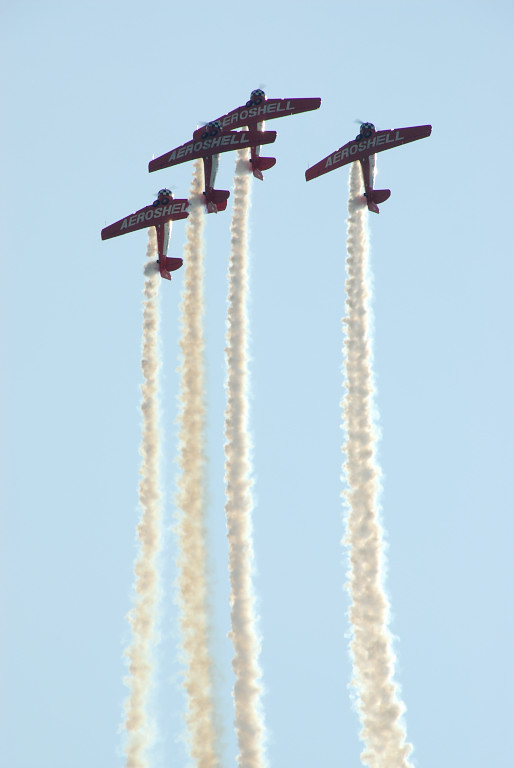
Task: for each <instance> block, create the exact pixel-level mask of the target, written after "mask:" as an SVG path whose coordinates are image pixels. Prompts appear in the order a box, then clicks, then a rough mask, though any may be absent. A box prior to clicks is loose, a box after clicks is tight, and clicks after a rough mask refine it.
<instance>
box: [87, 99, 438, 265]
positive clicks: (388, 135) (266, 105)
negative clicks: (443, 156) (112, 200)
mask: <svg viewBox="0 0 514 768" xmlns="http://www.w3.org/2000/svg"><path fill="white" fill-rule="evenodd" d="M320 106H321V99H320V98H305V99H268V98H266V94H265V93H264V91H263V90H261V89H260V88H258V89H256V90H254V91H252V93H251V94H250V99H249V100H248V101H247V102H246V104H245V105H243V106H240V107H237V108H236V109H233V110H232V112H228V113H227V114H226V115H222V116H221V117H218V118H217V119H216V120H212V121H211V122H209V123H207V124H206V125H204V126H202V127H200V128H197V129H196V130H195V131H193V136H192V139H191V140H190V141H188V142H186V143H185V144H181V145H180V146H179V147H175V149H172V150H170V151H169V152H166V153H165V154H164V155H161V156H160V157H157V158H154V159H153V160H151V161H150V162H149V164H148V170H149V172H150V173H152V172H154V171H159V170H162V169H164V168H170V167H172V166H174V165H178V164H180V163H186V162H189V161H191V160H196V159H199V158H200V159H201V160H202V161H203V169H204V179H205V189H204V191H203V201H204V204H205V208H206V211H207V213H218V212H219V211H224V210H225V208H226V207H227V201H228V198H229V197H230V192H229V191H228V190H225V189H216V188H215V183H216V175H217V172H218V166H219V156H220V154H222V153H224V152H231V151H234V150H238V149H244V148H248V149H249V150H250V159H249V170H250V171H251V172H252V173H253V175H254V176H255V178H257V179H260V180H261V181H262V180H263V178H264V177H263V171H267V170H269V169H270V168H272V167H273V166H274V165H275V163H276V158H274V157H263V156H262V155H261V154H260V150H261V147H262V146H263V145H265V144H272V143H273V142H274V141H275V139H276V137H277V133H276V131H266V130H263V128H264V121H266V120H272V119H274V118H277V117H285V116H286V115H296V114H300V113H301V112H309V111H311V110H314V109H318V108H319V107H320ZM431 132H432V126H431V125H417V126H413V127H410V128H395V129H393V130H382V131H377V130H376V128H375V126H374V125H373V123H361V128H360V132H359V134H358V135H357V136H356V137H355V139H352V141H349V142H348V143H347V144H344V145H343V146H342V147H340V148H339V149H337V150H335V151H334V152H332V153H331V154H330V155H328V156H327V157H325V158H324V159H323V160H320V161H319V162H318V163H316V165H313V166H312V167H311V168H308V169H307V170H306V171H305V179H306V181H310V180H311V179H314V178H316V177H318V176H322V175H323V174H325V173H329V172H330V171H334V170H335V169H336V168H340V167H341V166H343V165H347V164H348V163H353V162H356V161H359V162H360V164H361V168H362V175H363V179H364V190H365V191H364V197H365V201H366V204H367V206H368V209H369V210H370V211H372V212H373V213H379V208H378V204H379V203H383V202H384V201H385V200H387V199H388V197H389V196H390V194H391V191H390V190H389V189H375V188H374V179H375V155H376V154H377V153H378V152H383V151H384V150H386V149H392V148H393V147H399V146H401V145H402V144H408V143H409V142H411V141H417V140H418V139H424V138H426V137H427V136H430V134H431ZM188 206H189V201H188V200H186V199H178V200H176V199H174V198H173V195H172V193H171V191H170V190H169V189H167V188H164V189H161V190H159V193H158V195H157V199H156V200H154V202H153V203H152V204H151V205H147V206H146V207H145V208H141V209H140V210H139V211H136V212H135V213H132V214H130V215H129V216H126V217H125V218H123V219H120V220H119V221H117V222H115V223H114V224H111V225H110V226H108V227H105V228H104V229H103V230H102V233H101V234H102V240H107V239H109V238H111V237H117V236H118V235H123V234H125V233H127V232H134V231H135V230H137V229H145V228H148V227H150V226H154V227H155V230H156V235H157V246H158V261H157V264H158V266H159V271H160V274H161V277H163V278H165V279H166V280H171V274H170V273H171V272H173V271H174V270H176V269H179V268H180V267H181V266H182V259H180V258H171V257H169V256H168V255H167V254H168V244H169V238H170V233H171V226H172V222H173V221H176V220H178V219H186V218H187V217H188V215H189V214H188V211H187V208H188Z"/></svg>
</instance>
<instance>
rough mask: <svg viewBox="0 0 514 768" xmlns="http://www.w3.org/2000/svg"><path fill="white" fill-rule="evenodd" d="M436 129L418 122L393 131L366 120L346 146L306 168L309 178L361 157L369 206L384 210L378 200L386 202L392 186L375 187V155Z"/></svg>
mask: <svg viewBox="0 0 514 768" xmlns="http://www.w3.org/2000/svg"><path fill="white" fill-rule="evenodd" d="M431 133H432V126H431V125H416V126H414V127H412V128H395V129H393V130H391V131H377V130H376V129H375V126H374V125H373V123H362V125H361V130H360V133H359V135H358V136H356V137H355V139H353V141H349V142H348V144H345V145H344V147H341V148H340V149H338V150H336V151H335V152H332V154H331V155H329V156H328V157H325V159H324V160H320V161H319V163H316V165H313V166H312V168H309V169H308V170H306V171H305V179H306V181H310V180H311V179H315V178H316V176H321V175H322V174H324V173H328V172H329V171H333V170H335V169H336V168H340V167H341V166H342V165H347V164H348V163H353V162H354V161H355V160H359V162H360V164H361V168H362V175H363V178H364V189H365V192H364V196H365V198H366V202H367V204H368V208H369V210H370V211H373V213H380V211H379V208H378V203H383V202H384V200H387V198H388V197H389V195H390V194H391V190H390V189H373V183H374V180H375V155H376V153H377V152H383V151H384V150H385V149H392V148H393V147H399V146H401V145H402V144H408V143H409V142H410V141H417V140H418V139H425V138H426V137H427V136H430V134H431Z"/></svg>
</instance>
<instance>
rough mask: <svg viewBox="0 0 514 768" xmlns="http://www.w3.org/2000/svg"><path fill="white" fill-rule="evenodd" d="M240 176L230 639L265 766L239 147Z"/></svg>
mask: <svg viewBox="0 0 514 768" xmlns="http://www.w3.org/2000/svg"><path fill="white" fill-rule="evenodd" d="M237 154H238V157H237V160H236V174H235V179H234V211H233V216H232V225H231V253H230V261H229V289H228V321H227V323H228V328H227V335H226V348H225V355H226V361H227V369H228V370H227V384H226V387H227V406H226V412H225V440H226V442H225V484H226V497H227V498H226V505H225V512H226V519H227V532H228V542H229V571H230V583H231V595H230V603H231V622H232V631H231V639H232V643H233V646H234V657H233V661H232V666H233V669H234V672H235V676H236V680H235V685H234V705H235V727H236V733H237V739H238V748H239V754H238V758H237V759H238V763H239V765H241V766H244V768H261V767H262V766H263V765H264V763H265V756H264V736H265V732H264V718H263V714H262V703H261V697H262V685H261V677H262V673H261V670H260V667H259V652H260V639H259V637H258V634H257V628H256V616H255V599H254V594H253V589H252V564H253V557H254V555H253V542H252V521H251V512H252V494H251V489H252V484H253V483H252V479H251V458H250V439H249V434H248V370H247V337H248V321H247V314H246V304H247V294H248V255H247V241H248V210H249V204H250V179H251V176H250V171H249V170H248V154H247V152H246V151H242V152H241V151H240V152H238V153H237Z"/></svg>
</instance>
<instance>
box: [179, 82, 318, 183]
mask: <svg viewBox="0 0 514 768" xmlns="http://www.w3.org/2000/svg"><path fill="white" fill-rule="evenodd" d="M320 106H321V99H319V98H314V99H267V98H266V94H265V93H264V91H263V90H261V89H260V88H257V89H256V90H254V91H252V92H251V94H250V99H249V101H247V102H246V104H245V105H244V106H243V107H237V108H236V109H233V110H232V112H228V114H226V115H222V116H221V117H218V119H217V120H214V121H213V123H209V124H208V125H213V124H215V125H219V126H221V130H222V131H231V130H233V129H234V128H245V127H246V128H248V130H249V131H260V130H261V129H262V122H263V121H264V120H272V119H273V118H275V117H285V116H286V115H296V114H299V113H300V112H309V111H310V110H312V109H319V107H320ZM203 132H204V129H203V128H197V130H196V131H195V132H194V133H193V138H195V139H196V138H200V137H201V136H202V135H203ZM276 162H277V160H276V158H275V157H261V156H260V145H258V146H252V148H251V159H250V165H251V169H252V173H253V175H254V176H255V178H257V179H260V180H261V181H262V180H263V178H264V177H263V175H262V172H263V171H267V170H268V169H269V168H272V167H273V166H274V165H275V163H276Z"/></svg>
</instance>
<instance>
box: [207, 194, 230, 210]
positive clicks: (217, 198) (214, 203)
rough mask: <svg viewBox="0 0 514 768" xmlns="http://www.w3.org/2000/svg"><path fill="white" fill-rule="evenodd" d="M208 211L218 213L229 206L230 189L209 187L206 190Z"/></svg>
mask: <svg viewBox="0 0 514 768" xmlns="http://www.w3.org/2000/svg"><path fill="white" fill-rule="evenodd" d="M204 196H205V203H206V206H207V213H218V211H224V210H225V208H226V207H227V200H228V198H229V197H230V192H229V191H228V189H209V190H208V191H207V192H204Z"/></svg>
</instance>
